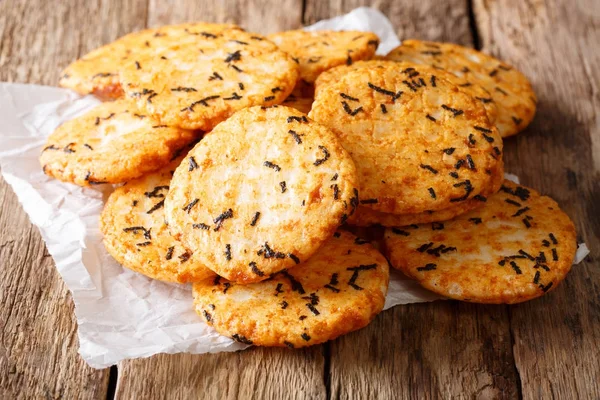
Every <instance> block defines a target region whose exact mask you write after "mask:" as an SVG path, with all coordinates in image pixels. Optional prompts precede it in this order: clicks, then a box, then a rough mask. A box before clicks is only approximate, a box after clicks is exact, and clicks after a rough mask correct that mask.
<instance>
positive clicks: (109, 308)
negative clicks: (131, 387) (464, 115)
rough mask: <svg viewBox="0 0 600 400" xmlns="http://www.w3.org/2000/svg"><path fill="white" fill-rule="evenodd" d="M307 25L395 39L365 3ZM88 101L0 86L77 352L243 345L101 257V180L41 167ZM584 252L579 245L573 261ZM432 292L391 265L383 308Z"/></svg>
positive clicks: (5, 161) (11, 154)
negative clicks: (68, 296) (76, 180)
mask: <svg viewBox="0 0 600 400" xmlns="http://www.w3.org/2000/svg"><path fill="white" fill-rule="evenodd" d="M307 29H334V30H342V29H344V30H348V29H353V30H365V31H374V32H376V33H377V34H378V35H379V37H380V38H381V39H382V42H381V45H380V48H379V51H378V53H381V54H385V53H387V52H388V51H389V50H391V49H392V48H393V47H395V46H397V45H398V44H399V43H400V42H399V40H398V38H397V37H396V34H395V33H394V29H393V27H392V25H391V23H390V22H389V21H388V20H387V18H385V16H384V15H383V14H381V13H380V12H379V11H377V10H374V9H370V8H364V7H362V8H358V9H356V10H354V11H352V12H351V13H349V14H347V15H345V16H341V17H336V18H334V19H331V20H326V21H320V22H318V23H317V24H315V25H313V26H312V27H308V28H307ZM96 104H98V100H96V99H95V98H93V97H91V96H87V97H80V96H78V95H76V94H74V93H73V92H71V91H69V90H65V89H60V88H54V87H45V86H37V85H22V84H10V83H0V167H1V172H2V175H3V176H4V178H5V179H6V181H7V182H8V183H9V184H10V185H11V186H12V188H13V190H14V191H15V193H16V194H17V196H18V199H19V201H20V203H21V205H22V206H23V209H24V210H25V212H26V213H27V214H28V215H29V217H30V219H31V221H32V223H33V224H34V225H36V226H37V227H38V228H39V230H40V232H41V235H42V237H43V239H44V241H45V242H46V245H47V247H48V251H49V252H50V254H51V255H52V257H53V258H54V261H55V263H56V268H57V269H58V271H59V273H60V274H61V276H62V278H63V280H64V281H65V283H66V285H67V286H68V288H69V290H70V291H71V293H72V295H73V300H74V302H75V315H76V317H77V322H78V324H79V330H78V335H79V345H80V348H79V353H80V354H81V356H82V357H83V358H84V359H85V361H86V362H87V363H88V364H89V365H91V366H92V367H95V368H104V367H107V366H110V365H113V364H116V363H117V362H118V361H120V360H123V359H127V358H137V357H148V356H151V355H153V354H157V353H179V352H188V353H209V352H211V353H212V352H220V351H235V350H240V349H244V348H246V347H247V346H245V345H242V344H239V343H236V342H234V341H232V340H231V339H229V338H226V337H223V336H220V335H219V334H217V333H216V332H215V331H214V330H213V329H212V328H210V327H209V326H207V325H206V324H204V323H203V322H202V321H201V320H200V318H199V317H198V316H197V315H196V313H195V312H194V311H193V309H192V294H191V289H190V287H189V285H187V286H185V285H176V284H168V283H162V282H158V281H154V280H151V279H149V278H146V277H144V276H142V275H139V274H136V273H134V272H131V271H129V270H127V269H124V268H122V267H121V266H120V265H119V264H118V263H117V262H116V261H114V260H113V259H112V258H111V257H110V256H109V255H108V253H107V252H106V250H105V249H104V246H103V244H102V237H101V234H100V232H99V227H98V220H99V215H100V212H101V210H102V206H103V199H106V197H107V195H108V194H109V193H110V192H111V191H112V187H111V186H110V185H101V186H99V187H95V188H93V189H91V188H81V187H78V186H75V185H71V184H67V183H62V182H59V181H57V180H54V179H50V178H48V177H47V176H46V175H44V174H43V172H42V170H41V167H40V164H39V162H38V157H39V154H40V152H41V149H42V147H43V145H44V142H45V138H46V137H47V136H48V135H49V134H50V133H51V132H52V131H53V130H54V129H55V128H56V127H57V126H58V125H60V124H61V123H63V122H65V121H67V120H69V119H72V118H73V117H75V116H77V115H80V114H82V113H84V112H86V111H88V110H90V109H91V108H93V107H94V106H95V105H96ZM3 211H5V212H6V211H9V210H3ZM584 246H585V245H584ZM586 250H587V249H580V251H579V252H578V259H579V260H580V259H583V257H585V255H586V254H587V253H586ZM577 262H578V261H577ZM436 299H439V296H437V295H435V294H433V293H430V292H427V291H425V290H424V289H422V288H420V287H419V286H418V284H416V283H415V282H413V281H411V280H408V279H407V278H406V277H404V276H402V275H401V274H399V273H397V272H395V271H394V272H392V277H391V281H390V287H389V293H388V297H387V299H386V304H385V308H386V309H387V308H390V307H392V306H395V305H398V304H407V303H416V302H425V301H433V300H436Z"/></svg>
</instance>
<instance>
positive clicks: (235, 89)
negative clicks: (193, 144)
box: [121, 27, 298, 131]
mask: <svg viewBox="0 0 600 400" xmlns="http://www.w3.org/2000/svg"><path fill="white" fill-rule="evenodd" d="M297 78H298V66H297V64H296V63H295V62H294V61H293V60H292V58H291V57H290V56H288V55H287V54H286V53H284V52H283V51H281V50H279V49H278V48H277V47H276V46H275V45H274V44H273V43H271V42H270V41H268V40H265V38H264V37H262V36H259V35H256V34H252V33H247V32H244V31H243V30H241V28H238V27H232V28H228V29H223V28H221V27H219V28H218V29H212V28H210V27H206V28H203V30H202V31H201V32H198V31H196V30H189V32H188V35H187V36H185V37H181V38H178V40H176V41H173V42H172V43H171V45H170V46H165V47H164V48H162V49H160V50H156V49H155V50H154V51H152V52H145V53H143V54H141V55H140V56H139V57H138V60H136V61H135V62H133V61H132V62H128V63H126V65H125V66H124V67H123V69H122V71H121V83H122V86H123V90H124V91H125V94H126V95H127V96H128V97H130V98H134V99H136V101H137V103H138V106H139V107H140V108H141V109H143V110H145V111H146V112H148V113H149V114H151V115H152V117H153V118H154V120H155V121H157V123H159V124H167V125H174V126H180V127H182V128H186V129H200V130H204V131H208V130H210V129H212V128H213V127H214V126H215V125H216V124H218V123H219V122H221V121H224V120H225V119H227V118H228V117H229V116H230V115H232V114H233V113H234V112H236V111H238V110H241V109H243V108H246V107H250V106H253V105H273V104H279V103H281V102H283V100H284V99H285V98H286V97H287V96H288V95H289V94H290V93H291V92H292V89H293V88H294V85H295V83H296V80H297Z"/></svg>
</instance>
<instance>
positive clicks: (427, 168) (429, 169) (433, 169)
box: [420, 164, 438, 175]
mask: <svg viewBox="0 0 600 400" xmlns="http://www.w3.org/2000/svg"><path fill="white" fill-rule="evenodd" d="M420 167H421V168H423V169H426V170H427V171H429V172H431V173H433V174H434V175H435V174H437V173H438V170H437V169H435V168H433V167H432V166H431V165H427V164H421V165H420Z"/></svg>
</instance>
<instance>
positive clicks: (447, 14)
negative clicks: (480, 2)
mask: <svg viewBox="0 0 600 400" xmlns="http://www.w3.org/2000/svg"><path fill="white" fill-rule="evenodd" d="M362 6H368V7H373V8H376V9H378V10H379V11H381V12H382V13H383V14H385V15H386V16H387V17H388V18H389V20H390V21H392V24H393V25H394V27H395V28H396V34H397V35H398V37H399V38H400V40H403V39H424V40H437V41H446V42H454V43H459V44H464V45H472V44H473V36H472V35H471V30H470V28H469V12H468V11H469V10H468V8H467V1H466V0H449V1H425V0H422V1H415V0H412V1H394V0H381V1H369V0H331V1H320V0H307V1H306V12H305V14H304V23H305V24H307V25H308V24H313V23H315V22H317V21H319V20H322V19H325V18H332V17H335V16H337V15H341V14H345V13H348V12H350V11H352V10H353V9H355V8H357V7H362Z"/></svg>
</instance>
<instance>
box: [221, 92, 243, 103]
mask: <svg viewBox="0 0 600 400" xmlns="http://www.w3.org/2000/svg"><path fill="white" fill-rule="evenodd" d="M242 97H243V96H240V95H239V94H237V92H233V93H232V94H231V97H223V100H227V101H229V100H239V99H241V98H242Z"/></svg>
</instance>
